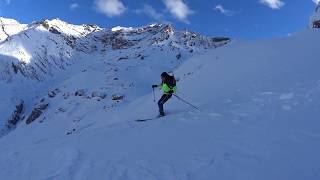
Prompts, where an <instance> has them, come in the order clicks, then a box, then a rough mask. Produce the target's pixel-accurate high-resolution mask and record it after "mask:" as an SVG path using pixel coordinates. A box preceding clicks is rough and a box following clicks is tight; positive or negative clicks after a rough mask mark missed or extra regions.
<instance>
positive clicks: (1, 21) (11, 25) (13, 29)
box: [0, 17, 26, 42]
mask: <svg viewBox="0 0 320 180" xmlns="http://www.w3.org/2000/svg"><path fill="white" fill-rule="evenodd" d="M25 27H26V25H25V24H20V23H19V22H18V21H16V20H14V19H8V18H3V17H0V42H2V41H5V40H6V39H7V38H8V37H9V36H12V35H15V34H18V33H19V32H21V31H23V30H24V28H25Z"/></svg>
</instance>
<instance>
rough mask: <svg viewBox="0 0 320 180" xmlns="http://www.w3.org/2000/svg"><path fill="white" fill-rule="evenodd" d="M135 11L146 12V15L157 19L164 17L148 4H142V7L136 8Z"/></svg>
mask: <svg viewBox="0 0 320 180" xmlns="http://www.w3.org/2000/svg"><path fill="white" fill-rule="evenodd" d="M135 12H136V13H137V14H146V15H147V16H149V17H151V18H153V19H155V20H158V21H159V20H162V19H163V17H164V16H163V14H162V13H159V12H157V10H155V9H154V8H153V7H152V6H150V5H148V4H145V5H143V8H142V9H137V10H135Z"/></svg>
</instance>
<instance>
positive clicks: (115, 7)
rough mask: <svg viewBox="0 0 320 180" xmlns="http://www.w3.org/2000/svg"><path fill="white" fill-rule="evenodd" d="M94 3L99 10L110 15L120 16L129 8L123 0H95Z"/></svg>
mask: <svg viewBox="0 0 320 180" xmlns="http://www.w3.org/2000/svg"><path fill="white" fill-rule="evenodd" d="M94 3H95V7H96V9H97V11H98V12H100V13H103V14H105V15H106V16H108V17H113V16H119V15H121V14H123V13H124V12H125V11H126V9H127V8H126V7H125V6H124V4H123V3H122V1H121V0H95V2H94Z"/></svg>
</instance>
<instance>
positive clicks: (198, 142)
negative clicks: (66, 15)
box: [0, 20, 320, 180]
mask: <svg viewBox="0 0 320 180" xmlns="http://www.w3.org/2000/svg"><path fill="white" fill-rule="evenodd" d="M57 24H59V25H57ZM50 29H51V30H50ZM54 29H55V30H54ZM75 29H76V30H75ZM25 32H27V35H28V36H29V37H32V38H27V36H26V35H23V34H24V33H25ZM77 32H78V33H77ZM79 32H80V33H79ZM73 37H74V38H73ZM50 39H53V40H54V42H55V43H54V42H53V41H52V40H50ZM69 40H70V41H69ZM319 42H320V31H319V30H318V29H306V30H304V31H303V32H299V33H293V34H292V35H290V36H286V37H283V38H278V39H272V40H263V41H250V42H247V41H237V40H233V41H230V40H229V39H225V38H208V37H204V36H201V35H199V34H196V33H192V32H186V31H176V30H174V29H173V28H172V26H170V25H166V24H164V25H163V24H154V25H149V26H145V27H141V28H123V27H116V28H113V29H110V30H106V29H102V28H98V27H96V26H92V25H86V26H73V25H69V24H66V23H64V22H62V21H59V20H53V21H44V22H40V23H34V24H31V25H28V26H26V28H24V30H23V31H21V32H20V33H18V34H15V35H12V36H10V38H9V39H8V40H6V41H4V42H2V43H1V45H0V51H1V54H4V53H7V54H5V55H2V56H3V57H1V58H0V60H1V63H2V64H1V66H0V67H3V68H4V69H5V71H3V72H5V73H3V74H2V80H1V81H0V87H1V88H0V95H1V96H0V111H1V112H0V113H1V114H2V117H1V118H3V115H4V117H9V118H10V117H11V119H10V120H9V124H7V125H9V127H14V124H16V123H17V122H21V123H19V124H18V125H16V128H14V129H13V130H12V131H11V132H10V133H9V134H6V135H4V136H2V138H0V147H1V148H0V179H6V180H19V179H32V180H40V179H48V180H49V179H70V180H72V179H76V180H82V179H83V180H87V179H90V180H91V179H93V180H96V179H116V180H121V179H125V180H128V179H129V180H141V179H151V180H153V179H166V180H177V179H182V180H195V179H196V180H211V179H219V180H229V179H239V180H257V179H258V180H270V179H281V180H282V179H290V180H301V179H308V180H318V179H319V178H320V173H319V172H320V168H319V166H318V162H319V161H320V156H319V155H318V154H319V151H320V133H319V124H320V123H319V116H320V112H319V107H320V78H319V77H320V71H319V68H318V67H319V65H320V61H319V57H320V51H319V48H318V47H319V46H318V44H319ZM14 44H15V45H14ZM42 45H43V46H44V47H43V46H42ZM30 47H32V48H30ZM215 47H219V48H215ZM2 48H7V51H4V50H2ZM10 48H12V49H10ZM15 49H19V50H21V51H23V52H24V53H19V50H16V51H14V50H15ZM45 49H47V50H45ZM10 52H11V53H10ZM43 52H47V53H43ZM67 52H69V53H67ZM36 53H38V54H39V56H40V57H41V58H40V57H39V56H37V55H36ZM28 57H31V58H28ZM23 62H25V63H23ZM12 64H14V65H12ZM16 67H19V68H17V70H16V71H15V70H14V69H15V68H16ZM168 70H172V71H173V72H172V73H174V75H175V77H176V78H177V80H178V83H177V84H178V91H177V95H178V96H179V97H181V98H183V99H184V100H187V101H188V102H190V103H192V104H193V105H195V106H197V107H198V108H199V109H200V110H199V111H198V110H195V109H193V108H192V107H191V106H189V105H187V104H185V103H184V102H182V101H180V100H179V99H177V98H175V97H173V98H172V99H170V100H169V101H168V103H167V104H166V105H165V110H166V113H167V116H165V117H163V118H159V119H154V120H153V121H147V122H143V123H141V122H136V121H135V119H139V118H142V119H143V118H150V117H154V116H156V115H157V104H156V103H155V102H154V101H153V94H152V89H151V87H150V85H151V84H155V83H158V81H159V74H160V73H161V72H162V71H168ZM155 93H156V94H155V95H156V98H158V97H159V96H160V95H161V92H160V91H156V92H155ZM2 120H3V121H4V123H3V124H4V125H5V123H6V122H7V119H6V118H4V119H2ZM27 123H28V124H27Z"/></svg>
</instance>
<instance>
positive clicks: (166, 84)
mask: <svg viewBox="0 0 320 180" xmlns="http://www.w3.org/2000/svg"><path fill="white" fill-rule="evenodd" d="M161 80H162V83H161V84H160V85H152V88H157V87H161V89H162V90H163V95H162V96H161V98H160V100H159V101H158V106H159V116H160V117H162V116H165V113H164V110H163V105H164V103H166V102H167V101H168V100H169V99H170V98H171V97H172V94H173V93H176V91H177V86H176V80H175V78H174V76H170V75H169V74H168V73H166V72H163V73H162V74H161Z"/></svg>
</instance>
